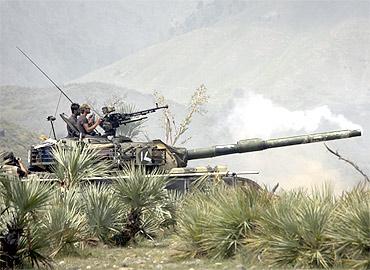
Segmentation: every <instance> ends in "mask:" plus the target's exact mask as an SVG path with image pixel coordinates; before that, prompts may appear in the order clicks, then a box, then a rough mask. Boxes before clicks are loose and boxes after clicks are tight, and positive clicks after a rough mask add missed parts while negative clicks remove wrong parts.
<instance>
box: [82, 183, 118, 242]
mask: <svg viewBox="0 0 370 270" xmlns="http://www.w3.org/2000/svg"><path fill="white" fill-rule="evenodd" d="M83 194H84V196H83V202H82V203H83V206H84V207H83V208H84V209H83V211H84V213H85V214H86V218H87V225H88V228H89V231H90V235H91V236H93V237H97V238H99V239H100V240H101V241H103V242H104V243H109V241H110V239H111V238H112V236H113V234H115V233H118V231H119V229H120V228H122V226H123V224H122V219H123V213H124V210H123V209H122V207H120V205H119V203H118V200H117V199H116V197H115V195H114V194H113V192H112V190H111V188H110V187H108V186H104V185H100V184H99V185H88V186H87V187H84V188H83Z"/></svg>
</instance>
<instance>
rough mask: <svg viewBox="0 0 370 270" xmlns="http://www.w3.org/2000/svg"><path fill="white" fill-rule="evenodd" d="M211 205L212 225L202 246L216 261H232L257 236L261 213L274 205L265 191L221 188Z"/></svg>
mask: <svg viewBox="0 0 370 270" xmlns="http://www.w3.org/2000/svg"><path fill="white" fill-rule="evenodd" d="M210 203H211V205H212V208H213V210H212V211H211V212H210V214H209V215H208V218H209V219H210V220H211V222H209V223H207V225H208V226H207V227H206V230H205V232H204V235H203V241H202V246H203V247H204V249H206V250H208V255H209V256H211V257H212V258H228V257H232V256H234V255H235V254H236V253H237V252H238V251H239V250H240V248H241V247H242V246H243V243H244V240H245V238H247V237H249V235H251V234H253V233H254V231H255V228H256V223H257V221H258V219H259V217H260V214H261V212H262V211H264V210H265V208H266V207H267V206H268V205H269V204H270V196H269V194H268V193H267V192H266V191H264V190H257V189H254V188H250V187H236V188H233V187H228V186H222V185H220V186H218V187H217V188H216V189H215V190H214V192H212V196H210Z"/></svg>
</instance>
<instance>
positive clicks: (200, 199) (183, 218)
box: [176, 192, 213, 258]
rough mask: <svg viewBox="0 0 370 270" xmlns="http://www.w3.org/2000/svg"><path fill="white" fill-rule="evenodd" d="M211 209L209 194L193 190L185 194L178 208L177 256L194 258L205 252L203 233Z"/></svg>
mask: <svg viewBox="0 0 370 270" xmlns="http://www.w3.org/2000/svg"><path fill="white" fill-rule="evenodd" d="M211 211H213V208H212V207H211V205H210V203H209V194H207V193H205V192H194V193H190V194H187V195H186V197H185V199H184V202H183V204H182V205H181V208H180V210H179V214H178V218H177V226H176V235H177V236H178V238H179V240H180V241H179V242H180V245H179V247H178V250H179V251H180V253H179V254H178V256H179V257H184V258H188V257H190V258H195V257H200V256H203V255H205V254H207V250H206V249H204V248H203V245H202V240H203V233H204V232H205V230H206V227H207V226H208V223H209V222H211V221H210V220H209V219H208V215H209V214H210V213H211Z"/></svg>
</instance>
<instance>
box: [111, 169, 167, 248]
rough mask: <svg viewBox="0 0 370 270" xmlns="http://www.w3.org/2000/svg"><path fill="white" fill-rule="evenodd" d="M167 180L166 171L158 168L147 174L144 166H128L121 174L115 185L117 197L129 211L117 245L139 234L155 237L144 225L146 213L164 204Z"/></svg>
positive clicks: (125, 242) (124, 243)
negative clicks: (164, 173) (163, 171)
mask: <svg viewBox="0 0 370 270" xmlns="http://www.w3.org/2000/svg"><path fill="white" fill-rule="evenodd" d="M167 183H168V177H166V176H165V175H163V174H162V171H160V170H156V169H155V170H153V171H151V172H150V173H147V172H146V169H145V168H144V167H135V166H128V167H126V168H125V170H124V171H123V172H122V173H120V174H119V175H118V179H117V180H116V181H115V182H114V183H113V186H112V188H113V191H114V194H115V196H116V198H117V200H118V201H119V202H120V203H121V204H123V205H125V206H126V207H127V208H128V213H127V215H126V217H125V222H124V223H125V225H124V228H123V229H122V230H121V232H120V233H119V234H118V235H117V236H116V237H115V239H116V243H117V244H119V245H126V244H127V243H128V242H129V241H130V240H131V239H134V238H135V236H136V235H137V234H138V233H141V234H144V235H146V236H148V237H151V236H152V235H150V234H149V233H148V232H146V231H145V228H144V227H143V224H144V223H143V220H142V218H143V214H144V213H145V212H148V211H153V210H154V209H157V208H158V207H159V208H162V207H163V206H164V202H165V201H166V198H167V192H166V190H165V188H166V185H167ZM162 210H163V211H164V208H163V209H162Z"/></svg>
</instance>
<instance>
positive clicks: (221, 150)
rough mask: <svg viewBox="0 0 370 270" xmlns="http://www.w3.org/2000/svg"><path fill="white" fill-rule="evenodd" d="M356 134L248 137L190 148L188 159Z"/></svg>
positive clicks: (340, 137) (357, 133) (335, 133)
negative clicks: (234, 141)
mask: <svg viewBox="0 0 370 270" xmlns="http://www.w3.org/2000/svg"><path fill="white" fill-rule="evenodd" d="M356 136H361V131H360V130H339V131H332V132H322V133H314V134H308V135H301V136H293V137H284V138H277V139H270V140H262V139H258V138H255V139H247V140H241V141H238V142H237V143H236V144H226V145H215V146H211V147H205V148H195V149H188V150H187V160H193V159H202V158H211V157H217V156H224V155H230V154H237V153H246V152H254V151H262V150H265V149H269V148H277V147H284V146H291V145H297V144H306V143H315V142H323V141H331V140H338V139H346V138H351V137H356Z"/></svg>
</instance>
